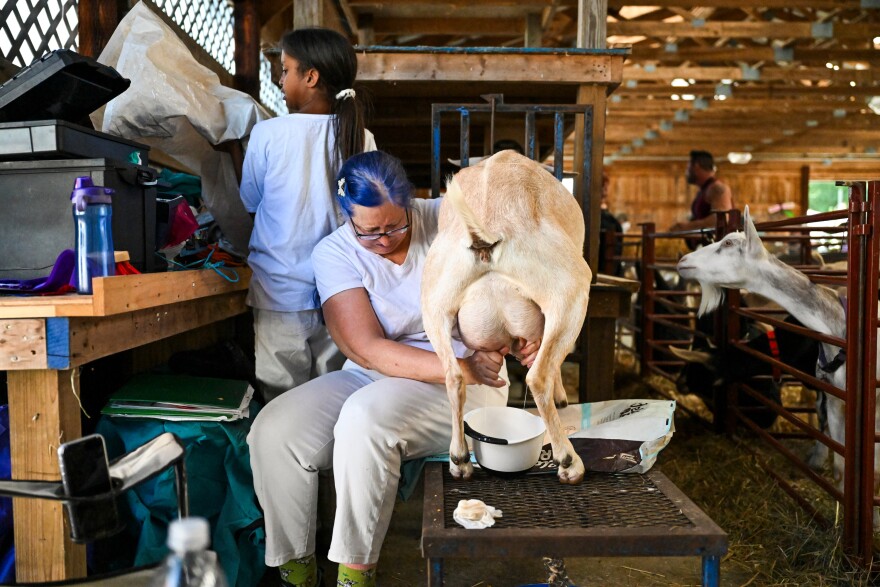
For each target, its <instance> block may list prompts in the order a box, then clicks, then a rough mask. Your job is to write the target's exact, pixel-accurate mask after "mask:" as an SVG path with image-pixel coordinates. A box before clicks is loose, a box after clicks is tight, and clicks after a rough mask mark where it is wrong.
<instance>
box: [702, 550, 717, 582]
mask: <svg viewBox="0 0 880 587" xmlns="http://www.w3.org/2000/svg"><path fill="white" fill-rule="evenodd" d="M719 585H721V557H720V556H718V555H717V554H708V555H706V556H704V557H703V587H718V586H719Z"/></svg>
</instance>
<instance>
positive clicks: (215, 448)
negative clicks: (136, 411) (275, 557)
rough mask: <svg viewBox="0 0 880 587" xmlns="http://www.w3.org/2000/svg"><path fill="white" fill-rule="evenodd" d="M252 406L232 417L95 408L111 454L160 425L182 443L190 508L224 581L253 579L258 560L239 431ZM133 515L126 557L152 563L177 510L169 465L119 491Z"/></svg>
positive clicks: (259, 518)
mask: <svg viewBox="0 0 880 587" xmlns="http://www.w3.org/2000/svg"><path fill="white" fill-rule="evenodd" d="M258 411H259V406H258V405H257V404H256V403H255V402H251V404H250V418H248V419H243V420H237V421H234V422H169V421H165V420H158V419H152V418H112V417H107V416H102V417H101V419H100V421H99V422H98V426H97V430H96V431H97V432H98V434H101V435H103V436H104V439H105V441H106V444H107V452H108V455H109V456H110V458H111V459H113V458H116V457H119V456H121V455H123V454H124V453H126V452H129V451H131V450H134V449H135V448H137V447H138V446H141V445H142V444H144V443H145V442H147V441H149V440H152V439H153V438H155V437H156V436H158V435H160V434H162V433H163V432H172V433H174V434H176V435H177V436H178V437H179V438H180V440H181V441H182V442H183V444H184V446H186V471H187V487H188V490H189V505H190V515H193V516H201V517H203V518H206V519H207V520H208V521H209V522H210V524H211V529H212V536H211V548H212V550H214V551H216V552H217V556H218V559H219V561H220V564H221V565H222V566H223V570H224V572H225V573H226V577H227V579H228V581H229V585H230V587H254V586H256V585H257V583H259V581H260V579H261V578H262V576H263V574H264V572H265V570H266V567H265V564H264V562H263V561H264V556H265V551H266V545H265V530H264V528H263V523H262V522H263V514H262V512H261V511H260V509H259V505H258V501H257V497H256V494H255V493H254V484H253V473H252V471H251V465H250V454H249V452H248V445H247V441H246V439H247V435H248V432H249V431H250V427H251V423H252V422H253V420H254V418H255V417H256V415H257V412H258ZM125 498H126V501H127V503H128V505H129V506H130V508H131V513H132V515H133V517H134V518H135V520H136V527H135V528H134V529H132V528H129V530H130V531H133V532H135V533H136V534H137V537H136V540H137V550H136V553H135V556H134V562H133V564H134V565H136V566H138V565H148V564H152V563H158V562H160V561H161V560H162V559H164V558H165V556H166V555H167V554H168V549H167V547H166V546H165V540H166V535H167V529H168V524H169V523H170V522H171V520H174V519H176V518H177V492H176V490H175V486H174V470H173V469H168V470H167V471H164V472H163V473H161V474H160V475H159V476H157V477H156V478H155V479H151V480H150V481H147V482H145V483H142V484H141V485H139V486H137V487H135V488H133V489H131V490H130V491H127V492H126V494H125Z"/></svg>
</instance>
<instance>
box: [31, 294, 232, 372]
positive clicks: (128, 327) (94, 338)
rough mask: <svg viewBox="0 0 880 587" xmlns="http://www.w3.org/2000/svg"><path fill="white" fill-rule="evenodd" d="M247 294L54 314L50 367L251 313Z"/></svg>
mask: <svg viewBox="0 0 880 587" xmlns="http://www.w3.org/2000/svg"><path fill="white" fill-rule="evenodd" d="M246 295H247V292H245V291H238V292H235V293H231V294H227V295H223V296H213V297H210V298H202V299H196V300H192V301H187V302H181V303H179V304H169V305H168V306H157V307H151V308H146V309H143V310H136V311H134V312H127V313H125V314H115V315H112V316H106V317H103V318H101V319H100V320H95V319H94V318H86V317H83V318H80V317H72V318H49V319H48V322H47V348H48V353H49V367H50V368H53V369H68V368H71V367H76V366H79V365H84V364H85V363H88V362H90V361H94V360H95V359H100V358H101V357H106V356H108V355H111V354H113V353H117V352H120V351H124V350H128V349H131V348H135V347H137V346H141V345H144V344H147V343H150V342H154V341H157V340H160V339H163V338H167V337H169V336H173V335H175V334H180V333H181V332H186V331H188V330H192V329H194V328H199V327H201V326H204V325H206V324H211V323H213V322H217V321H219V320H224V319H226V318H229V317H232V316H237V315H238V314H242V313H244V312H245V311H247V306H246V305H245V297H246Z"/></svg>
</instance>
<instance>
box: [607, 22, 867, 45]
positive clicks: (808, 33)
mask: <svg viewBox="0 0 880 587" xmlns="http://www.w3.org/2000/svg"><path fill="white" fill-rule="evenodd" d="M813 24H814V23H811V22H745V21H717V20H716V21H707V22H704V23H702V24H701V25H699V26H696V25H695V24H693V23H690V22H656V21H635V20H628V21H619V22H609V23H608V36H609V37H610V36H612V35H624V36H628V37H632V36H645V37H651V38H666V37H678V38H688V37H689V38H718V37H730V38H754V37H761V38H768V39H813V38H815V37H814V32H813ZM815 24H818V23H815ZM822 24H826V23H822ZM833 25H835V26H833V29H832V30H831V31H830V38H833V39H838V40H854V41H863V40H865V39H869V38H873V37H875V36H877V25H876V24H873V23H870V24H869V23H844V22H835V23H833Z"/></svg>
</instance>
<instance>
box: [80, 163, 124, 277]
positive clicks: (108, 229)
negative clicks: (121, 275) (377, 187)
mask: <svg viewBox="0 0 880 587" xmlns="http://www.w3.org/2000/svg"><path fill="white" fill-rule="evenodd" d="M112 194H113V190H112V189H110V188H105V187H101V186H96V185H94V184H92V178H91V177H88V176H83V177H77V178H76V183H75V184H74V186H73V192H72V193H71V194H70V201H71V202H72V203H73V221H74V225H75V227H76V283H77V287H76V289H77V291H78V292H79V293H81V294H90V293H92V277H106V276H109V275H116V262H115V260H114V256H113V206H112V200H111V199H110V196H111V195H112Z"/></svg>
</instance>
